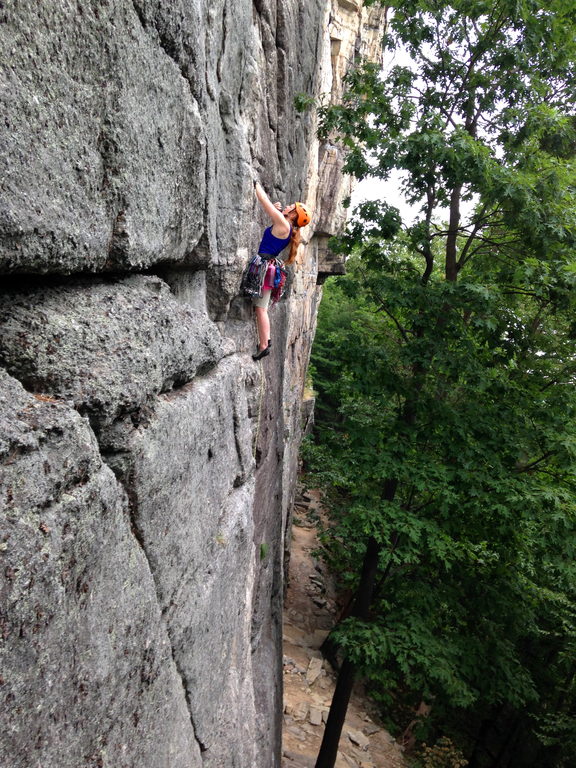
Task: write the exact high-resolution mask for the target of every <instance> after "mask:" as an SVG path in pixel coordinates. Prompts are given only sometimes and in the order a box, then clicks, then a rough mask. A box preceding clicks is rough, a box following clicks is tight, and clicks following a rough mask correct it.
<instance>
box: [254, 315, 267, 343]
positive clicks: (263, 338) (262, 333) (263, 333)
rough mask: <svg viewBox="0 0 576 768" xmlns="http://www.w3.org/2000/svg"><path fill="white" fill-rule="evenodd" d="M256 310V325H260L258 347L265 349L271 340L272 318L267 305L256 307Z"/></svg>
mask: <svg viewBox="0 0 576 768" xmlns="http://www.w3.org/2000/svg"><path fill="white" fill-rule="evenodd" d="M254 309H255V311H256V325H257V326H258V349H259V350H263V349H266V347H267V346H268V342H269V341H270V318H269V317H268V309H267V308H266V307H254Z"/></svg>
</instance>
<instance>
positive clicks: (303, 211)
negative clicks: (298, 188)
mask: <svg viewBox="0 0 576 768" xmlns="http://www.w3.org/2000/svg"><path fill="white" fill-rule="evenodd" d="M294 207H295V208H296V213H297V217H296V225H297V226H298V227H305V226H306V224H310V219H311V218H312V212H311V210H310V209H309V208H307V207H306V206H305V205H304V203H294Z"/></svg>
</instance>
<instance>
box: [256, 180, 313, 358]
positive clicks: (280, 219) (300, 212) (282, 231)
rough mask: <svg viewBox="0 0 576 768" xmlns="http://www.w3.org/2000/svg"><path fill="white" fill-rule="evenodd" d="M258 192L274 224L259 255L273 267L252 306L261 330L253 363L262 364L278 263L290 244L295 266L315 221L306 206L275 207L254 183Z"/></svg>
mask: <svg viewBox="0 0 576 768" xmlns="http://www.w3.org/2000/svg"><path fill="white" fill-rule="evenodd" d="M254 191H255V193H256V197H257V198H258V202H259V203H260V205H261V206H262V208H263V209H264V211H265V212H266V213H267V214H268V216H269V217H270V219H271V220H272V224H271V226H269V227H268V228H267V229H265V230H264V235H263V236H262V241H261V243H260V247H259V248H258V254H259V255H260V256H262V257H263V258H265V259H266V260H267V261H268V262H269V264H268V267H267V269H266V273H265V277H264V284H263V286H262V290H261V295H260V296H259V297H258V298H253V299H252V303H253V305H254V310H255V312H256V325H257V326H258V341H259V344H258V350H257V352H256V354H255V355H252V359H253V360H260V359H261V358H263V357H266V355H268V354H270V346H271V341H270V320H269V318H268V306H269V304H270V296H271V294H272V289H273V288H274V278H275V274H276V265H275V259H276V258H277V257H278V255H279V254H280V253H281V251H283V250H284V248H286V246H287V245H288V243H290V254H289V256H288V259H287V260H286V261H285V262H284V263H285V264H292V263H293V262H294V260H295V258H296V251H297V250H298V244H299V243H300V228H301V227H305V226H306V225H307V224H308V223H309V222H310V219H311V218H312V216H311V213H310V211H309V209H308V208H307V207H306V206H305V205H303V203H292V205H287V206H286V207H285V208H284V209H282V205H281V204H280V203H278V202H277V203H272V202H271V201H270V198H269V197H268V195H267V194H266V192H265V191H264V189H263V188H262V186H261V185H260V183H259V182H257V181H255V182H254Z"/></svg>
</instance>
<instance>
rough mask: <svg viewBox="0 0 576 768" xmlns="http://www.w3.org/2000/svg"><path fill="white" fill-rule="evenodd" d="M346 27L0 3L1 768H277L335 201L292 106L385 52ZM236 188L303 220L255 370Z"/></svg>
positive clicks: (219, 3) (309, 116)
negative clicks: (306, 396) (311, 388)
mask: <svg viewBox="0 0 576 768" xmlns="http://www.w3.org/2000/svg"><path fill="white" fill-rule="evenodd" d="M361 5H362V3H354V4H350V3H347V4H342V3H340V2H336V0H333V1H332V2H329V0H309V2H307V3H305V4H302V3H301V2H300V1H299V0H282V2H276V0H254V1H253V2H252V1H251V0H174V1H173V2H170V3H168V2H161V0H98V1H96V0H88V1H87V2H80V0H43V1H42V2H41V3H37V2H32V0H12V1H11V2H8V3H0V56H1V58H2V62H3V65H4V68H3V71H2V75H1V76H0V106H1V108H2V115H3V118H4V119H3V121H2V125H1V126H0V277H1V278H2V279H1V280H0V596H1V600H0V765H2V768H4V767H6V768H46V766H57V767H58V768H79V766H82V767H83V768H84V767H85V768H200V766H202V768H279V767H280V755H281V750H280V735H281V728H280V717H281V712H282V706H281V699H282V675H281V639H282V627H281V615H282V590H283V561H284V555H285V537H284V532H285V529H286V525H287V520H288V517H289V509H290V507H291V502H292V498H293V494H294V481H295V476H296V471H297V463H298V462H297V455H298V447H299V443H300V439H301V435H302V430H303V419H302V395H303V389H304V380H305V371H306V366H307V363H308V357H309V352H310V346H311V343H312V338H313V335H314V324H315V315H316V307H317V303H318V301H319V299H320V289H319V288H318V285H317V278H318V273H319V268H318V262H319V261H320V263H321V269H320V272H325V273H326V274H327V273H328V272H333V271H335V270H336V271H337V269H338V266H337V265H335V264H334V265H333V264H330V265H328V266H326V265H324V263H325V262H327V259H328V260H329V257H327V256H326V242H327V239H328V237H329V235H330V234H332V233H333V232H334V231H335V228H336V227H337V225H338V224H339V223H340V221H341V218H342V213H341V209H342V206H341V200H342V196H343V190H342V189H340V190H339V191H338V190H336V187H337V186H338V185H339V184H341V179H340V167H341V160H342V158H341V157H340V155H338V156H337V157H336V159H335V160H334V162H328V161H327V158H328V154H327V153H326V151H325V150H326V148H324V149H323V150H322V152H321V153H320V154H321V157H320V158H319V152H318V149H319V147H318V143H317V141H316V139H315V128H316V119H317V118H316V115H315V112H314V110H310V111H308V112H304V113H297V112H296V111H295V110H294V106H293V105H294V97H295V95H296V94H297V93H307V94H311V95H317V94H319V93H320V92H321V91H323V90H326V87H325V84H326V83H328V84H329V85H328V87H327V90H328V91H329V90H330V87H332V86H333V84H334V83H336V84H337V85H338V87H340V86H339V83H340V82H341V79H342V74H343V72H344V70H345V67H346V66H347V65H345V64H344V63H343V61H344V59H346V61H348V60H350V59H351V58H352V52H353V51H354V50H355V49H356V47H357V45H356V44H357V43H358V44H360V42H361V40H360V38H361V34H360V33H361V29H362V28H363V27H365V28H366V29H369V30H370V35H371V36H373V37H374V38H376V37H377V36H378V35H379V31H380V28H381V27H380V26H379V23H375V22H374V19H377V16H373V15H372V14H374V13H376V12H375V11H372V10H367V9H365V10H361V9H360V6H361ZM379 13H381V9H380V11H379ZM334 25H336V26H337V29H336V32H335V31H334V29H335V27H334ZM338 25H340V26H338ZM333 34H337V36H338V39H339V40H341V48H342V51H343V59H342V61H340V60H339V61H338V62H336V59H335V58H334V56H333V55H332V54H333V52H334V47H333V46H331V40H330V37H331V35H333ZM336 58H337V57H336ZM336 64H337V67H336ZM334 67H336V69H334ZM330 84H332V86H331V85H330ZM335 97H337V93H335ZM328 159H329V158H328ZM253 173H256V174H257V175H258V176H259V177H260V179H261V181H262V182H263V183H264V185H265V187H266V188H267V190H268V191H269V192H270V194H271V196H272V197H273V198H274V199H276V198H278V199H280V200H281V201H282V202H290V201H292V200H295V199H302V200H305V201H307V202H311V203H312V204H314V200H316V201H317V206H316V207H317V208H320V210H318V211H317V212H316V214H315V219H313V222H312V224H311V225H310V227H308V228H307V231H306V230H305V232H304V237H305V244H304V247H303V248H302V249H301V252H300V253H299V255H298V259H297V268H296V269H295V270H294V272H293V274H292V275H291V278H290V288H289V296H288V298H287V300H286V301H285V302H283V303H281V304H280V305H278V306H277V307H275V308H274V309H273V310H272V311H271V315H270V317H271V324H272V338H273V346H272V354H271V355H270V356H269V357H267V358H265V359H264V360H263V361H262V362H261V363H259V364H256V363H254V362H253V361H252V359H251V357H250V353H252V352H253V351H254V348H255V343H256V338H255V333H254V326H253V313H252V309H251V306H250V304H249V303H248V302H247V301H245V300H244V299H242V298H240V297H238V296H237V294H238V290H239V285H240V278H241V273H242V270H243V268H244V266H245V265H246V263H247V261H248V259H249V257H250V254H251V253H252V252H253V251H254V249H255V248H256V246H257V245H258V242H259V239H260V237H261V233H262V229H263V227H264V226H266V225H267V223H268V222H266V221H265V220H264V218H263V216H262V214H261V212H260V210H259V208H258V206H257V203H256V201H255V200H254V196H253V192H252V174H253ZM344 189H345V188H344ZM314 222H318V223H319V225H321V226H320V229H319V230H318V231H317V232H315V229H314V226H315V223H314ZM322 265H324V266H322ZM307 413H308V411H307ZM309 417H310V415H309V413H308V418H309Z"/></svg>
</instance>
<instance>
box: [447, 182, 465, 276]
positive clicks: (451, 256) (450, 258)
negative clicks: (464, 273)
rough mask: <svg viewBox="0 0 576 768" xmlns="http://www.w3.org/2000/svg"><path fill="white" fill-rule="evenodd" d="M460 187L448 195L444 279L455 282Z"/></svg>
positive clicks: (456, 273)
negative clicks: (448, 216)
mask: <svg viewBox="0 0 576 768" xmlns="http://www.w3.org/2000/svg"><path fill="white" fill-rule="evenodd" d="M461 193H462V187H461V186H458V187H454V189H453V190H452V194H451V195H450V223H449V225H448V236H447V238H446V280H447V281H448V282H449V283H455V282H456V280H457V278H458V249H457V238H458V227H459V226H460V195H461Z"/></svg>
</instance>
